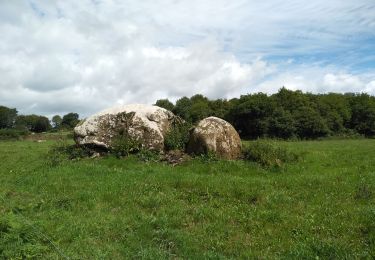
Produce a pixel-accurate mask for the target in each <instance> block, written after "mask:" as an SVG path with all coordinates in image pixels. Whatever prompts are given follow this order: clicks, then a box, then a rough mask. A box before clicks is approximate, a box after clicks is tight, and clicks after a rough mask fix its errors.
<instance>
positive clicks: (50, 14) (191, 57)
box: [0, 0, 375, 117]
mask: <svg viewBox="0 0 375 260" xmlns="http://www.w3.org/2000/svg"><path fill="white" fill-rule="evenodd" d="M282 86H285V87H286V88H288V89H292V90H297V89H299V90H302V91H308V92H312V93H327V92H341V93H344V92H356V93H359V92H366V93H368V94H371V95H375V1H374V0H329V1H327V0H314V1H311V0H288V1H285V0H264V1H259V0H142V1H138V0H122V1H119V0H80V1H76V0H64V1H51V0H39V1H37V0H0V105H5V106H8V107H12V108H13V107H15V108H17V109H18V111H19V113H20V114H32V113H35V114H39V115H46V116H49V117H50V116H52V115H55V114H60V115H64V114H66V113H68V112H77V113H79V114H80V115H81V117H85V116H88V115H91V114H93V113H95V112H98V111H100V110H102V109H105V108H108V107H112V106H116V105H120V104H132V103H144V104H153V103H155V101H156V100H157V99H161V98H169V99H170V100H171V101H175V100H177V99H178V98H180V97H182V96H192V95H194V94H198V93H199V94H203V95H205V96H207V97H209V98H212V99H214V98H232V97H239V96H240V95H244V94H248V93H256V92H264V93H268V94H272V93H275V92H277V91H278V89H280V88H281V87H282Z"/></svg>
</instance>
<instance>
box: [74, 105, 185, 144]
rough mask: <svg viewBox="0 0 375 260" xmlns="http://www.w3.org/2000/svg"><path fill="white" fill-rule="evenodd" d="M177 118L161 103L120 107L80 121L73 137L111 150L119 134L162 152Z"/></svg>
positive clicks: (78, 142)
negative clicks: (165, 137)
mask: <svg viewBox="0 0 375 260" xmlns="http://www.w3.org/2000/svg"><path fill="white" fill-rule="evenodd" d="M175 120H179V118H178V117H177V116H175V115H174V114H173V113H172V112H170V111H168V110H166V109H164V108H161V107H158V106H150V105H125V106H118V107H113V108H109V109H106V110H104V111H102V112H99V113H98V114H95V115H93V116H90V117H89V118H87V119H86V120H84V121H83V122H82V123H80V124H78V125H77V126H76V127H75V128H74V139H75V141H76V143H77V144H79V145H85V146H90V147H96V148H101V149H111V148H112V144H114V143H115V142H116V140H117V139H118V138H119V137H124V136H126V137H127V138H130V139H132V140H134V141H136V142H139V143H140V144H141V145H142V147H144V148H147V149H150V150H156V151H162V150H163V149H164V136H165V135H166V133H167V132H168V131H169V129H170V128H171V126H172V124H173V123H174V122H175ZM116 138H117V139H116Z"/></svg>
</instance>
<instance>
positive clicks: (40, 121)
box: [0, 88, 375, 139]
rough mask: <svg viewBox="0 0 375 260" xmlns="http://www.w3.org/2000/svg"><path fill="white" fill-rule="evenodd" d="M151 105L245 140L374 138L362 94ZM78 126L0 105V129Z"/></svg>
mask: <svg viewBox="0 0 375 260" xmlns="http://www.w3.org/2000/svg"><path fill="white" fill-rule="evenodd" d="M155 105H157V106H160V107H163V108H166V109H168V110H170V111H172V112H174V113H175V114H176V115H178V116H180V117H181V118H183V119H184V120H185V121H187V122H189V123H193V124H194V123H196V122H198V121H199V120H201V119H203V118H206V117H208V116H216V117H219V118H223V119H225V120H227V121H228V122H230V123H231V124H232V125H233V126H234V127H235V128H236V130H237V131H238V132H239V134H240V135H241V137H242V138H247V139H254V138H259V137H266V138H282V139H292V138H298V139H314V138H319V137H327V136H354V135H362V136H366V137H374V136H375V97H374V96H371V95H368V94H365V93H345V94H339V93H328V94H312V93H304V92H302V91H300V90H297V91H292V90H288V89H286V88H281V89H280V90H279V91H278V92H277V93H275V94H272V95H267V94H265V93H255V94H247V95H242V96H240V97H239V98H233V99H230V100H227V99H215V100H210V99H208V98H207V97H205V96H203V95H201V94H197V95H194V96H192V97H190V98H189V97H182V98H180V99H178V100H177V101H176V102H175V103H172V102H171V101H169V100H168V99H159V100H157V101H156V103H155ZM78 122H79V115H78V114H77V113H73V112H72V113H68V114H66V115H64V116H62V117H61V116H59V115H55V116H54V117H52V120H51V121H50V120H49V119H48V118H47V117H45V116H41V115H18V111H17V109H15V108H8V107H5V106H0V129H16V130H26V131H31V132H37V133H38V132H45V131H49V130H58V129H72V128H74V126H75V125H76V124H77V123H78Z"/></svg>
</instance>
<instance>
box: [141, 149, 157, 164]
mask: <svg viewBox="0 0 375 260" xmlns="http://www.w3.org/2000/svg"><path fill="white" fill-rule="evenodd" d="M137 157H138V159H139V160H141V161H142V162H158V161H160V159H161V158H160V154H159V153H158V152H157V151H152V150H149V149H144V148H142V149H140V150H139V152H138V153H137Z"/></svg>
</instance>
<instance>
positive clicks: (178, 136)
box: [164, 122, 192, 151]
mask: <svg viewBox="0 0 375 260" xmlns="http://www.w3.org/2000/svg"><path fill="white" fill-rule="evenodd" d="M191 126H192V125H191V124H190V123H187V122H177V123H175V124H173V126H172V128H171V129H170V131H169V132H168V133H167V134H166V136H165V137H164V147H165V149H166V150H167V151H171V150H185V147H186V144H187V143H188V142H189V131H190V128H191Z"/></svg>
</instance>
